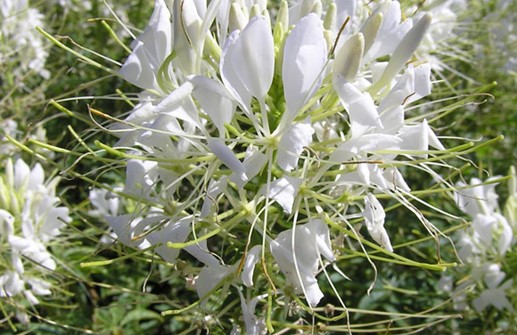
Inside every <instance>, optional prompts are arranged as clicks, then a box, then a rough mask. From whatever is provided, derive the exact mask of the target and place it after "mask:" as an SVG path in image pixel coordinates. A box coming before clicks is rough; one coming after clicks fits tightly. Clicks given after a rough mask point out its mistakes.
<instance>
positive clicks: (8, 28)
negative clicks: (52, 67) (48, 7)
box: [0, 0, 50, 79]
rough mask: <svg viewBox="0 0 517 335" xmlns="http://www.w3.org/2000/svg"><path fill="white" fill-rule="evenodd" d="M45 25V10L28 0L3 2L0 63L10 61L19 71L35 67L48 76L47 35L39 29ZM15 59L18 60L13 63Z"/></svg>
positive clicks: (14, 69) (0, 13)
mask: <svg viewBox="0 0 517 335" xmlns="http://www.w3.org/2000/svg"><path fill="white" fill-rule="evenodd" d="M42 25H43V14H42V13H40V12H39V11H38V10H37V9H35V8H31V7H29V3H28V1H27V0H20V1H18V0H2V2H1V3H0V64H3V65H4V66H5V65H7V64H9V65H11V66H12V67H13V69H10V70H11V71H14V73H15V75H23V74H26V73H27V72H28V71H34V72H35V73H36V74H38V75H40V76H41V77H43V78H45V79H48V78H49V76H50V73H49V72H48V70H46V69H45V62H46V60H47V57H48V51H47V48H46V47H45V43H44V41H45V39H44V37H43V36H42V35H41V34H40V33H38V32H37V31H36V29H35V27H36V26H42ZM13 62H14V63H13Z"/></svg>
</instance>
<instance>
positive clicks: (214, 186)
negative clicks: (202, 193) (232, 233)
mask: <svg viewBox="0 0 517 335" xmlns="http://www.w3.org/2000/svg"><path fill="white" fill-rule="evenodd" d="M227 183H228V178H226V176H223V177H221V179H219V180H214V179H212V180H211V181H210V184H209V185H208V189H207V191H206V197H205V201H204V202H203V207H202V208H201V213H200V214H199V215H200V217H202V218H204V217H206V216H208V215H209V214H210V211H211V210H212V207H213V206H214V205H215V203H214V201H215V199H216V198H217V197H218V196H219V194H221V193H222V192H224V190H225V189H226V185H227Z"/></svg>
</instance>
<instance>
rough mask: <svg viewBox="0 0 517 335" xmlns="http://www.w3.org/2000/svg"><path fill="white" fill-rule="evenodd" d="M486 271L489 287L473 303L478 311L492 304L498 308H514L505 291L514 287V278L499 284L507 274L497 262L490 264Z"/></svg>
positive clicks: (485, 277)
mask: <svg viewBox="0 0 517 335" xmlns="http://www.w3.org/2000/svg"><path fill="white" fill-rule="evenodd" d="M485 271H486V272H485V276H484V281H485V284H486V285H487V289H486V290H484V291H483V292H482V293H481V295H480V296H479V297H477V298H476V299H474V301H473V304H474V308H475V309H476V311H478V312H481V311H483V310H484V309H485V308H486V307H487V306H490V305H492V306H494V307H495V308H497V309H498V310H503V309H509V310H513V307H512V304H511V303H510V301H509V300H508V297H507V294H506V293H505V291H506V290H508V289H509V288H511V287H512V284H513V279H509V280H507V281H506V282H505V283H503V284H502V285H499V284H501V283H502V281H503V280H504V278H505V276H506V274H505V273H504V272H502V271H501V269H500V268H499V265H497V264H490V265H488V266H487V267H486V269H485Z"/></svg>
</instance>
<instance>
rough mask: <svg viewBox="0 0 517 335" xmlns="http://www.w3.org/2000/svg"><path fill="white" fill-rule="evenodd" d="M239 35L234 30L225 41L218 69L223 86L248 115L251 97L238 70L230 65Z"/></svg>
mask: <svg viewBox="0 0 517 335" xmlns="http://www.w3.org/2000/svg"><path fill="white" fill-rule="evenodd" d="M239 35H240V31H238V30H235V31H234V32H232V33H231V34H230V35H229V36H228V38H227V39H226V42H225V44H224V47H223V50H222V54H221V61H220V64H219V68H220V72H221V79H222V80H223V83H224V86H226V88H227V89H228V91H229V92H230V93H231V94H232V95H233V97H234V98H235V100H237V101H238V102H239V103H240V104H241V105H242V108H243V109H244V111H245V112H247V113H250V112H251V107H250V101H251V96H252V95H251V93H250V92H249V91H248V90H247V88H246V86H245V85H244V82H243V81H242V79H241V78H240V77H239V75H238V69H237V68H236V67H235V65H234V64H233V63H232V55H233V53H234V52H236V51H235V48H236V47H235V45H236V44H237V41H238V38H239Z"/></svg>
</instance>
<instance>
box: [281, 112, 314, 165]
mask: <svg viewBox="0 0 517 335" xmlns="http://www.w3.org/2000/svg"><path fill="white" fill-rule="evenodd" d="M312 134H314V129H313V128H312V126H311V124H310V121H309V119H307V120H305V121H304V122H303V123H297V124H295V125H290V126H289V128H288V130H287V131H286V132H285V133H284V134H283V135H282V139H281V140H280V143H279V144H278V158H277V162H278V165H279V166H280V167H281V168H282V169H283V170H285V171H292V170H293V169H294V168H296V167H297V166H298V159H299V158H300V155H301V153H302V151H303V149H304V148H305V147H308V146H309V145H310V144H311V143H312Z"/></svg>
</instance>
